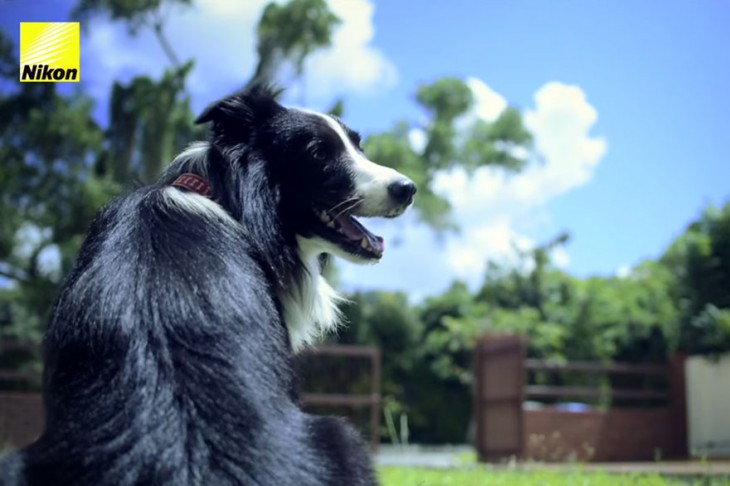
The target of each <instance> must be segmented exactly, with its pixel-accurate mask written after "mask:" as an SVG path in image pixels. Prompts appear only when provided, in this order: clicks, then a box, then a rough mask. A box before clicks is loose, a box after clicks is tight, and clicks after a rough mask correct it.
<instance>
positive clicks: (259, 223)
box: [0, 87, 416, 486]
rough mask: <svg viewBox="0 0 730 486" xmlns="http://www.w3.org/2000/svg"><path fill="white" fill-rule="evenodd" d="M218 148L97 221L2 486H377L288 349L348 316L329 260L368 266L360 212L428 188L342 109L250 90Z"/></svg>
mask: <svg viewBox="0 0 730 486" xmlns="http://www.w3.org/2000/svg"><path fill="white" fill-rule="evenodd" d="M198 122H200V123H208V122H210V123H212V135H211V139H210V141H209V142H207V143H199V144H197V145H194V146H192V147H191V148H189V149H188V150H186V151H185V152H183V153H182V154H181V155H179V156H178V157H177V158H176V159H175V160H174V161H173V163H172V164H171V166H170V167H169V168H168V169H167V171H166V172H165V174H164V175H163V177H162V179H161V181H160V182H159V183H158V184H157V185H154V186H151V187H147V188H143V189H140V190H137V191H135V192H133V193H131V194H129V195H127V196H124V197H121V198H119V199H117V200H115V201H113V202H112V203H110V204H109V205H108V206H107V207H106V208H105V209H104V210H103V211H102V212H101V213H100V215H99V216H98V217H97V218H96V220H95V221H94V222H93V224H92V226H91V229H90V232H89V235H88V237H87V239H86V242H85V243H84V245H83V248H82V250H81V253H80V255H79V258H78V261H77V264H76V267H75V269H74V270H73V272H72V274H71V275H70V277H69V279H68V281H67V282H66V284H65V286H64V288H63V290H62V291H61V294H60V296H59V299H58V302H57V304H56V306H55V309H54V312H53V317H52V320H51V323H50V325H49V327H48V330H47V333H46V337H45V341H44V357H45V373H44V400H45V408H46V428H45V431H44V433H43V434H42V436H41V437H40V438H39V439H38V440H37V441H36V442H35V443H33V444H31V445H29V446H28V447H26V448H24V449H21V450H19V451H16V452H13V453H11V454H9V455H8V456H6V457H5V458H4V459H3V460H2V461H1V462H0V484H2V485H7V484H9V485H28V486H35V485H44V486H46V485H89V486H92V485H93V486H99V485H114V486H122V485H174V486H184V485H206V486H207V485H229V484H236V485H275V486H288V485H292V486H293V485H296V486H302V485H337V486H351V485H369V484H375V483H376V479H375V477H374V473H373V471H372V469H371V466H370V461H369V458H368V454H367V452H366V451H365V448H364V447H363V444H362V441H361V439H360V438H359V436H358V434H357V433H356V432H355V431H354V430H353V429H352V428H351V427H350V426H349V425H347V424H346V423H344V422H343V421H341V420H339V419H335V418H331V417H315V416H310V415H307V414H305V413H303V412H302V411H301V410H300V408H299V406H298V403H297V402H298V399H297V390H296V384H295V379H294V370H293V369H292V356H293V350H296V349H297V348H299V347H301V346H304V345H306V344H307V343H310V342H312V340H313V338H314V337H316V336H317V335H318V334H320V333H322V332H325V331H329V330H331V329H333V328H334V327H335V326H336V325H337V320H338V312H337V302H338V300H339V297H338V296H337V294H336V293H335V292H334V291H333V290H332V288H331V287H330V286H329V285H328V284H327V282H325V280H324V279H323V278H322V277H321V276H320V265H321V264H322V260H323V255H338V256H341V257H344V258H347V259H349V260H352V261H356V262H374V261H377V260H378V259H380V257H381V256H382V254H383V248H384V243H383V240H382V238H380V237H379V236H376V235H374V234H373V233H371V232H370V231H368V230H367V229H366V228H365V227H364V226H363V225H362V224H361V223H359V222H358V221H357V220H356V219H355V216H384V217H395V216H398V215H400V214H401V213H403V211H405V209H406V208H407V207H408V206H409V205H410V204H411V202H412V199H413V195H414V193H415V191H416V187H415V185H414V184H413V182H412V181H410V180H409V179H407V178H406V177H404V176H403V175H401V174H399V173H398V172H396V171H394V170H392V169H389V168H386V167H382V166H379V165H377V164H375V163H373V162H371V161H369V160H368V159H367V158H366V157H365V156H364V154H363V152H362V150H361V149H360V146H359V142H360V139H359V137H358V135H357V134H356V133H355V132H353V131H352V130H350V129H349V128H347V127H346V126H345V125H344V124H343V123H342V122H341V121H339V120H338V119H336V118H333V117H330V116H327V115H323V114H319V113H314V112H309V111H304V110H299V109H287V108H285V107H283V106H281V105H280V104H279V103H278V102H277V101H276V100H275V96H274V94H273V93H272V92H271V91H270V90H268V89H266V88H263V87H254V88H250V89H248V90H244V91H241V92H238V93H236V94H233V95H232V96H230V97H227V98H225V99H223V100H221V101H219V102H217V103H215V104H213V105H211V106H210V107H209V108H208V109H207V110H206V111H205V112H204V113H203V114H202V115H201V116H200V118H199V119H198Z"/></svg>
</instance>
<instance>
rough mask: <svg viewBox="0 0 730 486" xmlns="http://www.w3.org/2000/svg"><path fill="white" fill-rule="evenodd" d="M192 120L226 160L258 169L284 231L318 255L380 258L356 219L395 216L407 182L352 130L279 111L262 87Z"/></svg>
mask: <svg viewBox="0 0 730 486" xmlns="http://www.w3.org/2000/svg"><path fill="white" fill-rule="evenodd" d="M197 122H198V123H207V122H212V143H213V145H214V147H215V148H216V149H217V150H219V151H221V153H223V154H224V156H225V159H227V160H229V161H232V162H233V163H235V164H262V165H263V166H264V170H265V172H266V174H267V181H269V182H268V183H269V184H271V185H272V187H273V190H275V191H276V192H277V195H278V202H277V203H278V205H279V207H278V208H276V210H278V211H280V215H281V218H282V219H283V220H284V223H283V224H284V226H285V227H284V228H283V229H284V230H285V231H288V232H292V233H293V234H295V235H297V236H299V237H301V238H305V239H307V240H308V241H309V242H310V243H312V244H313V245H315V246H317V247H319V248H321V252H323V253H331V254H335V255H337V256H340V257H343V258H346V259H348V260H351V261H355V262H371V261H377V260H379V259H380V258H381V257H382V255H383V250H384V246H385V245H384V242H383V239H382V238H381V237H380V236H377V235H375V234H373V233H372V232H370V231H369V230H368V229H367V228H365V226H363V224H362V223H360V222H359V221H358V220H357V219H356V218H355V217H356V216H358V217H386V218H393V217H396V216H399V215H401V214H402V213H403V212H404V211H405V210H406V208H408V206H410V205H411V203H412V202H413V196H414V194H415V192H416V185H415V184H414V183H413V181H411V180H410V179H408V178H407V177H405V176H404V175H402V174H400V173H399V172H397V171H395V170H393V169H391V168H388V167H384V166H381V165H378V164H376V163H375V162H372V161H370V160H369V159H368V158H367V157H366V156H365V154H364V153H363V151H362V148H361V147H360V136H359V135H358V134H357V132H355V131H353V130H351V129H350V128H348V127H347V126H346V125H345V124H344V123H343V122H342V121H341V120H339V119H338V118H336V117H333V116H330V115H325V114H322V113H316V112H313V111H308V110H303V109H298V108H285V107H283V106H282V105H280V104H279V103H278V102H277V101H276V95H275V93H273V92H272V91H271V90H269V89H267V88H264V87H260V86H258V87H254V88H249V89H246V90H243V91H240V92H238V93H235V94H233V95H231V96H229V97H226V98H224V99H222V100H220V101H218V102H216V103H213V104H212V105H211V106H209V107H208V108H207V109H206V110H205V111H204V112H203V113H202V114H201V115H200V117H199V118H198V119H197ZM262 189H264V188H262ZM267 189H269V188H267ZM319 248H318V249H319Z"/></svg>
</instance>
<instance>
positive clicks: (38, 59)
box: [20, 22, 81, 83]
mask: <svg viewBox="0 0 730 486" xmlns="http://www.w3.org/2000/svg"><path fill="white" fill-rule="evenodd" d="M80 39H81V34H80V29H79V23H78V22H21V23H20V82H21V83H78V82H79V81H81V45H80Z"/></svg>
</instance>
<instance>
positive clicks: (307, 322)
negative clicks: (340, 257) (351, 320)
mask: <svg viewBox="0 0 730 486" xmlns="http://www.w3.org/2000/svg"><path fill="white" fill-rule="evenodd" d="M297 241H298V243H299V257H300V258H301V260H302V262H303V263H304V266H305V268H306V271H305V272H304V276H303V277H302V280H301V281H300V282H295V283H293V285H292V286H291V288H290V289H287V290H285V291H282V292H281V293H280V295H279V299H280V300H281V304H282V309H283V312H284V322H285V323H286V327H287V329H288V330H289V339H290V340H291V344H292V348H293V349H294V351H299V350H301V349H302V348H304V347H305V346H308V345H311V344H314V343H315V342H316V340H317V339H318V338H319V337H321V336H323V335H324V334H327V333H330V332H333V331H334V330H335V329H337V326H338V325H339V323H340V320H341V313H340V311H339V308H338V304H339V303H341V302H343V301H345V300H346V299H345V298H344V297H342V296H341V295H339V294H338V293H337V292H336V291H335V290H334V289H333V288H332V287H330V285H329V283H327V281H326V280H325V279H324V277H322V275H320V268H319V255H320V253H322V247H321V246H320V244H319V243H318V242H317V240H316V239H307V238H302V237H297Z"/></svg>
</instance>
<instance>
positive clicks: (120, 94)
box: [96, 62, 205, 184]
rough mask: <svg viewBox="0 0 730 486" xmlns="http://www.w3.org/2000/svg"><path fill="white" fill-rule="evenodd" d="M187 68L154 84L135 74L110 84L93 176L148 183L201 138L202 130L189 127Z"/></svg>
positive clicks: (169, 71) (190, 112)
mask: <svg viewBox="0 0 730 486" xmlns="http://www.w3.org/2000/svg"><path fill="white" fill-rule="evenodd" d="M192 66H193V64H192V62H189V63H187V64H185V65H184V66H182V67H180V68H173V69H168V70H167V71H165V73H164V75H163V76H162V79H160V80H159V81H154V80H152V79H150V78H148V77H146V76H138V77H136V78H134V79H133V80H132V81H130V82H129V84H127V85H126V86H125V85H122V84H121V83H118V82H115V83H114V85H113V87H112V93H111V100H110V120H109V128H108V129H107V131H106V144H105V145H106V147H105V150H104V151H103V152H102V153H101V155H100V157H99V161H98V163H97V167H96V169H97V173H98V174H101V175H105V174H111V176H112V178H113V179H114V180H115V181H116V182H119V183H128V182H129V181H130V180H136V181H140V182H142V183H145V184H149V183H151V182H153V181H155V180H156V179H157V177H158V176H159V174H160V173H161V172H162V169H163V168H164V167H165V166H166V165H167V164H168V163H169V162H170V161H171V160H172V159H173V157H174V156H175V154H177V153H179V152H180V151H181V150H182V149H183V148H184V147H185V145H187V144H189V143H190V142H191V141H192V140H196V139H200V138H204V137H205V129H204V127H200V126H196V125H194V124H193V120H194V118H195V117H194V115H193V112H192V109H191V108H190V98H189V96H188V95H187V94H186V93H185V91H184V85H185V79H186V77H187V75H188V73H189V72H190V69H191V68H192Z"/></svg>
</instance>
